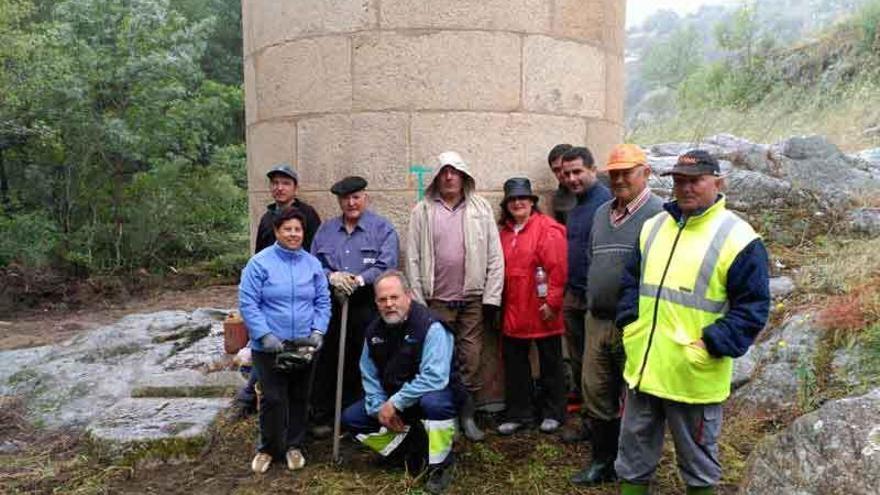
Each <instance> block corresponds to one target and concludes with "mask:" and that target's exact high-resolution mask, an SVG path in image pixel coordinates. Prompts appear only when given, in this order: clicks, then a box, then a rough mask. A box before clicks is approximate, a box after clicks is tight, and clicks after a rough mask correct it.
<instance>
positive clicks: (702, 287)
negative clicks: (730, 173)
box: [639, 211, 740, 313]
mask: <svg viewBox="0 0 880 495" xmlns="http://www.w3.org/2000/svg"><path fill="white" fill-rule="evenodd" d="M725 213H727V218H725V219H724V221H723V222H722V223H721V227H719V228H718V230H717V231H716V232H715V235H714V236H713V237H712V242H711V243H710V244H709V248H708V249H707V250H706V253H705V255H704V256H703V262H702V263H701V264H700V271H699V272H698V275H697V282H696V284H695V285H694V290H693V292H690V293H689V292H684V291H680V290H676V289H672V288H669V287H663V290H662V291H660V294H659V297H660V299H663V300H666V301H669V302H672V303H675V304H680V305H682V306H687V307H689V308H694V309H699V310H701V311H706V312H709V313H724V312H725V311H726V310H727V301H726V300H725V301H713V300H711V299H707V298H706V294H707V293H708V292H709V280H710V279H711V278H712V274H713V273H715V268H716V267H717V266H718V258H719V256H720V255H721V247H722V246H723V245H724V243H725V242H726V241H727V237H728V236H729V235H730V231H731V230H733V227H734V226H735V225H736V224H737V222H739V221H740V220H739V219H738V218H737V217H736V216H735V215H734V214H733V213H730V212H729V211H725ZM662 226H663V221H661V220H660V219H657V221H656V222H655V224H654V228H652V229H651V233H650V235H649V236H648V239H647V241H646V242H645V250H644V253H643V255H642V272H641V276H642V278H644V275H645V264H646V263H647V260H648V256H649V255H650V252H651V247H652V244H653V242H654V238H655V237H656V236H657V233H658V232H659V231H660V227H662ZM658 289H659V287H657V286H656V285H653V284H647V283H644V281H643V280H640V281H639V295H642V296H647V297H658V296H657V291H658Z"/></svg>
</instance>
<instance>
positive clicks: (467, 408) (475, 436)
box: [459, 392, 486, 442]
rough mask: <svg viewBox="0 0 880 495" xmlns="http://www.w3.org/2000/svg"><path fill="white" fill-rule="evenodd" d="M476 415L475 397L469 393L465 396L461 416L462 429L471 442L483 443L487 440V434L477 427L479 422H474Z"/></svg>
mask: <svg viewBox="0 0 880 495" xmlns="http://www.w3.org/2000/svg"><path fill="white" fill-rule="evenodd" d="M475 413H476V406H475V405H474V396H473V395H471V393H470V392H468V393H467V395H466V396H465V399H464V403H462V405H461V414H460V417H459V421H460V422H461V429H462V431H464V436H466V437H467V439H468V440H470V441H471V442H482V441H483V439H484V438H486V434H485V433H483V432H482V431H481V430H480V428H479V427H477V422H476V421H474V414H475Z"/></svg>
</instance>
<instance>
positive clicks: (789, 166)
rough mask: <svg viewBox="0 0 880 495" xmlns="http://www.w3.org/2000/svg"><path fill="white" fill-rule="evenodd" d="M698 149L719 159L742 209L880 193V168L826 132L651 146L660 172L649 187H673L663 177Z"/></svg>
mask: <svg viewBox="0 0 880 495" xmlns="http://www.w3.org/2000/svg"><path fill="white" fill-rule="evenodd" d="M694 148H700V149H704V150H706V151H708V152H709V153H711V154H712V155H713V156H715V157H716V158H718V159H719V160H720V162H721V168H722V172H724V173H725V174H726V175H727V194H728V199H729V201H730V204H731V206H732V207H733V208H734V209H737V210H741V211H754V210H759V209H765V208H771V207H780V206H803V205H812V204H816V205H817V206H820V207H824V208H838V207H848V206H850V205H851V203H853V202H854V201H856V200H858V199H860V198H863V197H865V196H869V195H871V194H876V193H877V191H880V174H877V173H876V172H877V171H880V169H878V167H877V166H875V165H873V164H872V162H870V161H868V160H867V159H865V158H863V157H861V156H848V155H846V154H844V153H842V152H841V151H840V149H838V148H837V146H835V145H834V144H832V143H830V142H828V141H827V140H826V139H825V138H824V137H822V136H806V137H792V138H789V139H786V140H784V141H780V142H778V143H775V144H756V143H752V142H750V141H747V140H745V139H742V138H738V137H736V136H732V135H730V134H718V135H716V136H712V137H709V138H707V139H705V140H704V141H702V142H699V143H662V144H655V145H653V146H651V147H650V148H649V150H648V151H649V156H648V162H649V163H650V165H651V167H652V168H653V169H654V170H655V172H657V173H658V174H656V175H655V176H654V177H653V178H652V179H651V187H653V188H654V189H657V190H659V191H669V190H670V187H671V185H672V181H671V179H670V178H667V177H660V176H659V173H662V172H664V171H667V170H669V169H670V168H672V166H673V165H674V164H675V158H676V157H677V156H678V155H680V154H682V153H684V152H685V151H687V150H690V149H694Z"/></svg>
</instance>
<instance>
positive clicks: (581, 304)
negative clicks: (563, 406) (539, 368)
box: [562, 291, 587, 396]
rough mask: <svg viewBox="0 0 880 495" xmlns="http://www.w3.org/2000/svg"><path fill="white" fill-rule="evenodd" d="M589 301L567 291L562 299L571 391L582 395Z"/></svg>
mask: <svg viewBox="0 0 880 495" xmlns="http://www.w3.org/2000/svg"><path fill="white" fill-rule="evenodd" d="M586 315H587V301H586V300H585V299H584V298H583V297H579V296H576V295H574V294H572V293H571V292H568V291H566V293H565V298H564V299H563V301H562V318H563V320H564V321H565V347H566V350H567V351H568V362H569V363H570V365H571V383H570V385H571V391H572V392H575V393H576V394H577V395H578V396H580V395H581V375H582V373H583V371H582V370H583V355H584V329H585V328H584V327H585V325H586V321H585V320H586Z"/></svg>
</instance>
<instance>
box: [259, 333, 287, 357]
mask: <svg viewBox="0 0 880 495" xmlns="http://www.w3.org/2000/svg"><path fill="white" fill-rule="evenodd" d="M260 344H261V345H262V346H263V352H271V353H276V352H281V351H283V350H284V344H282V343H281V340H279V339H278V337H276V336H275V335H273V334H271V333H267V334H266V335H263V336H262V337H260Z"/></svg>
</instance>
